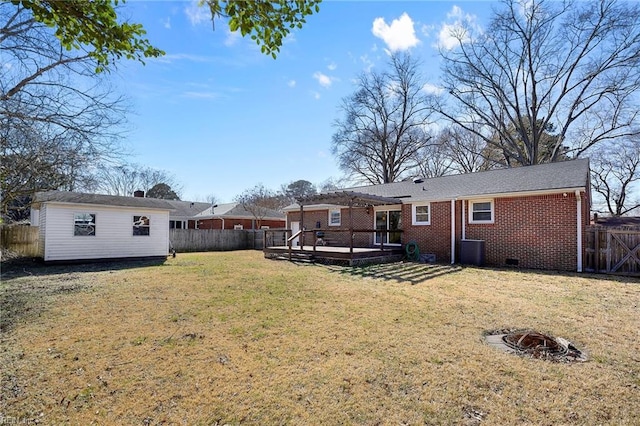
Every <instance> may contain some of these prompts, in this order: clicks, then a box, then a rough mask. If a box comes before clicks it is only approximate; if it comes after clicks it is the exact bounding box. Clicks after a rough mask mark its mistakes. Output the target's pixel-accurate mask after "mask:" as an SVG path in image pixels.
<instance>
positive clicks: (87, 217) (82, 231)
mask: <svg viewBox="0 0 640 426" xmlns="http://www.w3.org/2000/svg"><path fill="white" fill-rule="evenodd" d="M73 235H76V236H87V235H91V236H95V235H96V215H95V213H74V215H73Z"/></svg>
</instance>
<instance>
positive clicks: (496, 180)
mask: <svg viewBox="0 0 640 426" xmlns="http://www.w3.org/2000/svg"><path fill="white" fill-rule="evenodd" d="M588 182H589V160H588V159H578V160H571V161H563V162H558V163H548V164H539V165H535V166H524V167H514V168H508V169H497V170H489V171H486V172H476V173H467V174H461V175H449V176H442V177H437V178H430V179H417V180H416V179H414V180H412V181H402V182H394V183H387V184H378V185H368V186H360V187H353V188H345V189H342V190H339V191H334V192H328V193H323V194H320V195H319V196H318V202H319V203H321V202H323V201H324V200H326V199H327V196H328V195H331V194H338V195H339V194H344V195H345V196H348V195H349V193H354V194H356V195H357V194H367V195H373V196H377V197H386V198H396V199H398V202H403V203H406V202H416V201H418V202H419V201H443V200H451V199H462V198H481V197H483V196H486V197H493V196H500V195H508V194H520V193H522V194H526V193H535V192H546V191H553V190H558V191H559V190H567V191H572V190H579V189H586V187H587V185H588ZM325 202H326V201H325ZM299 209H300V206H299V204H293V205H291V206H287V207H286V208H285V209H284V210H285V211H295V210H299Z"/></svg>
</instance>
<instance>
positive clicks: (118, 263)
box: [0, 256, 166, 281]
mask: <svg viewBox="0 0 640 426" xmlns="http://www.w3.org/2000/svg"><path fill="white" fill-rule="evenodd" d="M165 262H166V258H165V257H164V256H163V257H159V258H143V259H132V260H103V261H85V262H73V263H70V262H67V263H43V262H42V261H40V260H38V259H33V258H20V259H13V260H8V261H3V262H2V264H1V270H0V281H9V280H12V279H15V278H20V277H28V276H44V275H59V274H69V273H82V272H106V271H120V270H125V269H134V268H144V267H148V266H159V265H162V264H164V263H165Z"/></svg>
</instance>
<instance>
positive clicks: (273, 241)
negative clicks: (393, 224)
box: [264, 228, 402, 259]
mask: <svg viewBox="0 0 640 426" xmlns="http://www.w3.org/2000/svg"><path fill="white" fill-rule="evenodd" d="M283 232H284V233H285V235H284V238H282V233H283ZM401 232H402V230H401V229H321V228H316V229H301V230H299V231H297V232H296V233H295V234H294V233H293V230H291V229H278V230H271V229H265V230H264V233H265V236H264V241H265V242H266V243H265V250H266V249H267V248H268V247H284V246H286V247H288V252H289V259H291V256H292V251H293V247H294V246H293V242H294V241H295V240H296V239H297V238H299V244H298V246H299V247H300V250H304V247H305V246H311V247H312V251H313V252H316V251H317V248H318V246H325V245H329V246H336V247H349V252H350V253H351V254H353V249H354V248H355V247H362V246H366V248H371V245H372V244H371V242H369V243H367V244H359V245H356V244H354V241H355V240H356V235H358V234H368V235H370V236H372V237H373V240H375V234H377V233H382V234H383V235H389V234H390V233H401ZM336 236H337V238H335V237H336ZM307 241H311V243H310V244H307ZM345 241H348V243H345ZM368 241H372V240H371V239H368ZM267 242H268V243H267ZM282 243H284V244H282ZM281 244H282V245H281ZM385 244H387V245H389V243H385V242H384V239H381V241H380V244H379V248H380V251H381V252H383V251H384V250H385Z"/></svg>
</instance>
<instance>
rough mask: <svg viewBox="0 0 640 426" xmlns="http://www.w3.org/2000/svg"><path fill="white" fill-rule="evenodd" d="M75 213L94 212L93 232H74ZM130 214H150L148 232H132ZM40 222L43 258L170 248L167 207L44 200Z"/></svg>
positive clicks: (143, 253) (144, 254) (151, 253)
mask: <svg viewBox="0 0 640 426" xmlns="http://www.w3.org/2000/svg"><path fill="white" fill-rule="evenodd" d="M45 206H46V207H45ZM76 213H92V214H95V215H96V222H97V227H96V235H95V236H93V237H91V238H88V237H82V236H74V215H75V214H76ZM133 215H145V216H149V218H150V219H151V222H150V223H151V232H150V234H151V235H149V236H148V237H145V238H139V237H138V238H136V237H134V236H133V235H132V232H131V226H132V225H131V220H132V216H133ZM40 224H41V230H42V228H44V234H45V239H46V245H45V246H44V252H43V258H44V260H45V261H55V260H83V259H108V258H125V257H147V256H166V255H167V254H168V252H169V212H168V211H162V210H147V209H141V208H127V207H109V206H90V205H80V204H69V205H66V204H52V203H44V204H43V206H42V209H41V211H40ZM42 225H45V226H44V227H42Z"/></svg>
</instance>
